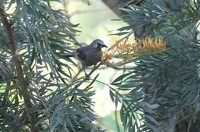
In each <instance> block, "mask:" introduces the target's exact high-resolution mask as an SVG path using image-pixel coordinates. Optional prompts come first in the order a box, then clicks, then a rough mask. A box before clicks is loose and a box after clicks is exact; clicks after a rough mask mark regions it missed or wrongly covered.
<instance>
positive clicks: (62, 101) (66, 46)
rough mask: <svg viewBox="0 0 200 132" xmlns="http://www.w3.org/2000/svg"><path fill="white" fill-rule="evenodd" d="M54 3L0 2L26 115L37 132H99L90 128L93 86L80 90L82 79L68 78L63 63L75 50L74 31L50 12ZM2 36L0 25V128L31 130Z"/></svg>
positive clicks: (63, 17)
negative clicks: (23, 82) (14, 52)
mask: <svg viewBox="0 0 200 132" xmlns="http://www.w3.org/2000/svg"><path fill="white" fill-rule="evenodd" d="M58 2H59V1H58ZM58 2H56V1H54V0H52V1H50V0H49V1H47V2H46V1H41V0H16V1H15V0H10V1H0V5H1V6H0V8H3V9H4V10H5V11H6V13H7V17H8V20H9V23H10V24H11V29H12V33H13V38H14V42H15V44H16V48H17V55H18V56H19V57H20V59H21V66H22V68H23V72H24V77H25V80H26V85H27V87H28V90H29V93H27V94H29V95H30V101H31V103H32V108H31V109H30V110H29V111H31V113H34V115H35V118H36V124H35V126H36V127H38V128H39V129H40V130H42V131H68V132H72V131H76V132H78V131H101V129H100V128H99V127H98V126H96V125H95V124H93V121H94V120H96V117H95V115H94V113H93V110H92V108H91V106H92V105H93V102H92V100H91V96H93V95H94V91H93V89H92V87H91V83H93V82H88V86H84V85H82V84H83V83H84V82H86V79H85V78H83V77H78V75H77V76H75V77H73V76H72V73H73V70H72V69H71V67H70V64H71V62H72V63H73V61H72V60H69V61H68V62H67V61H64V60H63V58H62V54H64V53H67V52H71V50H72V49H73V48H74V47H75V46H76V45H75V44H76V43H77V42H76V40H75V38H74V37H75V36H76V32H78V31H77V30H76V29H75V28H76V26H77V25H74V24H72V23H71V22H70V21H69V18H68V16H67V15H66V14H65V13H64V12H62V11H61V10H56V9H54V8H53V7H52V5H53V4H58ZM7 37H8V36H6V34H5V31H4V27H3V24H2V23H0V47H1V48H0V129H1V131H30V128H29V126H30V124H29V123H30V122H29V121H28V115H27V112H26V109H25V108H24V101H26V100H23V97H22V91H21V90H20V88H19V82H18V79H17V75H16V69H15V63H14V62H13V59H12V54H11V52H10V50H9V47H8V46H7V43H8V42H7Z"/></svg>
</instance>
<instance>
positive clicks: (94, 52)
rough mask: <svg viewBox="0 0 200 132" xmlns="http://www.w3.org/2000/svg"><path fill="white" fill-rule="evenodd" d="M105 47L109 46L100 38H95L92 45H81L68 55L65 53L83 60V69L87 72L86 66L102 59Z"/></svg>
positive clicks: (67, 56)
mask: <svg viewBox="0 0 200 132" xmlns="http://www.w3.org/2000/svg"><path fill="white" fill-rule="evenodd" d="M103 47H107V46H106V45H105V44H104V42H103V41H102V40H100V39H95V40H94V41H93V42H92V43H91V44H90V45H86V46H83V47H80V48H78V49H77V50H76V51H75V52H74V53H72V54H66V55H64V57H66V58H69V57H75V58H77V59H78V60H79V61H80V62H81V64H82V67H83V70H84V72H85V68H86V67H87V66H92V65H96V64H97V63H98V62H100V61H101V57H102V54H103V53H102V50H101V49H102V48H103ZM85 74H86V72H85ZM86 75H87V74H86Z"/></svg>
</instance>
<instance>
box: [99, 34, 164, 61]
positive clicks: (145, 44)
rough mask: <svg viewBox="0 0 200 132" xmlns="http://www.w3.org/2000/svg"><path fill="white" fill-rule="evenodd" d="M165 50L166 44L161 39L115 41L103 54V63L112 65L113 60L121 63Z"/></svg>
mask: <svg viewBox="0 0 200 132" xmlns="http://www.w3.org/2000/svg"><path fill="white" fill-rule="evenodd" d="M165 49H166V43H165V41H164V40H163V39H162V38H143V39H141V40H134V41H129V40H127V41H124V42H123V41H116V42H115V43H114V44H112V45H111V46H110V48H109V49H108V50H107V51H105V52H104V55H103V57H102V62H103V63H105V62H106V63H112V62H111V60H113V59H114V58H117V59H120V61H121V62H125V61H126V60H131V59H133V58H134V57H136V56H138V55H141V54H150V53H157V52H162V51H164V50H165Z"/></svg>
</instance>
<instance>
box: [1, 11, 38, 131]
mask: <svg viewBox="0 0 200 132" xmlns="http://www.w3.org/2000/svg"><path fill="white" fill-rule="evenodd" d="M0 19H1V21H2V23H3V26H4V30H5V32H6V35H7V41H8V47H9V49H10V50H11V54H12V57H13V60H14V63H15V67H16V73H17V78H18V82H19V86H20V90H21V92H22V96H23V99H24V105H25V109H26V112H27V114H28V119H29V122H30V129H31V131H32V132H38V128H37V127H35V123H36V119H35V116H34V114H33V113H31V111H30V109H31V108H32V105H31V99H30V96H29V91H28V88H27V85H26V81H25V79H24V73H23V70H22V66H21V63H20V58H19V56H18V53H17V50H16V46H15V42H14V39H13V35H12V31H11V25H10V23H9V22H8V19H7V17H6V14H5V12H4V10H3V9H2V8H0Z"/></svg>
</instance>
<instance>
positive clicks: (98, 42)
mask: <svg viewBox="0 0 200 132" xmlns="http://www.w3.org/2000/svg"><path fill="white" fill-rule="evenodd" d="M91 45H92V46H93V47H94V48H98V49H101V48H103V47H106V48H108V47H107V46H106V45H105V44H104V42H103V41H102V40H100V39H95V40H94V41H93V42H92V43H91Z"/></svg>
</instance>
